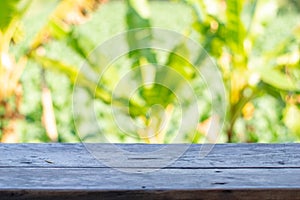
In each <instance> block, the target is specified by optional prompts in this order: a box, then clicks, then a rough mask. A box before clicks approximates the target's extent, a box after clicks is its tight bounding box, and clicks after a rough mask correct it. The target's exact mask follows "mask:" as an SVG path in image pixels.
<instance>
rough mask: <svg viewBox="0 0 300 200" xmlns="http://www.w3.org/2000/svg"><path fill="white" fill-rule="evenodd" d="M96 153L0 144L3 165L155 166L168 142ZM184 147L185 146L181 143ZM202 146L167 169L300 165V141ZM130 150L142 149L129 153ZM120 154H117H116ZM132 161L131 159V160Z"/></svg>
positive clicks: (103, 149)
mask: <svg viewBox="0 0 300 200" xmlns="http://www.w3.org/2000/svg"><path fill="white" fill-rule="evenodd" d="M98 146H99V148H97V152H98V153H99V154H101V155H103V156H102V159H101V160H100V162H99V161H97V159H95V158H94V157H93V156H92V155H91V154H89V152H88V151H87V150H86V149H85V147H84V145H82V144H18V145H13V144H1V145H0V167H106V163H108V162H109V161H111V160H112V159H114V160H117V161H118V162H117V164H116V165H118V166H117V167H124V168H130V167H137V168H138V167H144V166H145V165H146V166H147V167H149V168H151V167H152V168H156V167H158V166H160V165H159V163H160V162H161V159H165V158H168V156H169V153H170V152H168V151H166V152H164V153H163V156H158V155H156V156H155V153H154V156H151V159H149V156H147V155H146V154H143V151H144V152H151V151H155V150H157V149H160V148H162V147H163V146H165V145H141V144H119V145H118V146H119V147H120V148H122V149H124V150H125V151H124V152H125V154H126V152H127V157H124V159H122V158H120V157H114V155H115V154H114V152H111V151H110V150H109V148H108V146H109V145H107V144H100V145H98ZM178 146H182V145H178ZM200 148H201V146H200V145H190V148H189V149H188V150H187V151H186V152H185V153H184V154H183V155H182V156H181V157H179V158H178V159H177V160H176V161H175V162H173V163H170V164H169V165H168V166H167V167H168V168H260V167H264V168H287V167H289V168H293V167H294V168H298V167H299V168H300V145H299V144H218V145H215V147H214V148H213V149H212V151H211V152H210V153H209V154H208V155H207V156H206V157H205V158H204V159H203V158H201V157H200V156H199V149H200ZM130 152H140V153H137V154H138V156H137V155H134V156H132V155H130ZM116 156H117V155H116ZM129 161H130V162H129Z"/></svg>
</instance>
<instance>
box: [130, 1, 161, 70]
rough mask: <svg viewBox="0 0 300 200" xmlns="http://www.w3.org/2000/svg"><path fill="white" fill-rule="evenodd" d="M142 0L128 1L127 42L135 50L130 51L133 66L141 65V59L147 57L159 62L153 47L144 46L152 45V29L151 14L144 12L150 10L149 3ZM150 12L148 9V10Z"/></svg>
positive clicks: (153, 61)
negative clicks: (146, 47)
mask: <svg viewBox="0 0 300 200" xmlns="http://www.w3.org/2000/svg"><path fill="white" fill-rule="evenodd" d="M140 1H141V0H128V1H127V14H126V22H127V27H128V29H129V32H128V33H127V42H128V45H129V48H130V49H131V50H133V51H131V52H130V53H129V57H130V58H132V59H133V63H134V64H133V67H135V66H140V65H141V64H145V63H141V59H143V58H144V59H145V60H146V61H147V62H148V63H157V60H156V55H155V53H154V52H153V50H151V49H145V48H143V47H145V46H150V43H151V40H152V31H151V28H150V27H151V24H150V20H149V16H148V15H145V14H144V13H143V12H146V11H145V10H148V9H149V8H148V4H147V3H146V2H145V1H141V2H140ZM147 12H148V11H147ZM131 29H140V30H139V31H137V30H135V31H130V30H131Z"/></svg>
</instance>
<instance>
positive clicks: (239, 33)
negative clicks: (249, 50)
mask: <svg viewBox="0 0 300 200" xmlns="http://www.w3.org/2000/svg"><path fill="white" fill-rule="evenodd" d="M226 2H227V10H226V17H227V24H226V29H227V34H226V37H227V43H228V45H229V46H230V48H231V50H232V51H233V52H235V53H239V54H240V55H243V54H244V46H243V43H244V39H245V32H246V31H245V27H244V25H243V23H242V20H241V13H242V9H243V1H240V0H227V1H226Z"/></svg>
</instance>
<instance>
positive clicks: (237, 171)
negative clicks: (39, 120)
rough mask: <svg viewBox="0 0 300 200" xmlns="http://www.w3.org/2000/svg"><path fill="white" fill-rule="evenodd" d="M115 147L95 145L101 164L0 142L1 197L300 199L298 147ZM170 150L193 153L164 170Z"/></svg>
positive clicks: (64, 150)
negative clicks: (205, 150)
mask: <svg viewBox="0 0 300 200" xmlns="http://www.w3.org/2000/svg"><path fill="white" fill-rule="evenodd" d="M117 146H118V147H119V148H121V149H123V152H124V155H125V157H124V158H119V157H118V154H117V153H116V152H114V151H113V149H111V148H110V145H109V144H97V145H95V146H94V147H95V148H94V150H95V151H96V154H99V156H101V157H102V160H101V161H100V162H99V161H98V160H97V159H95V158H94V157H93V156H92V155H91V154H90V153H89V152H88V151H87V150H86V149H85V147H84V146H83V145H82V144H0V199H1V200H5V199H23V200H24V199H75V200H77V199H78V200H79V199H140V198H142V199H260V198H261V199H300V144H219V145H216V146H215V147H214V148H213V149H212V151H211V152H210V153H209V154H208V155H207V156H206V157H204V158H201V157H199V149H200V148H201V147H202V146H201V145H190V146H186V145H142V144H118V145H117ZM170 146H171V147H172V148H166V149H167V150H170V149H171V150H174V151H176V150H177V149H181V148H182V149H184V148H186V147H189V148H188V150H187V151H186V152H185V153H184V154H183V155H182V156H180V157H178V158H176V159H177V160H175V162H173V163H170V164H169V165H166V166H164V167H163V168H162V169H159V167H161V165H160V162H162V161H165V159H166V158H169V157H172V156H170V155H172V152H170V151H167V150H166V151H162V154H161V155H156V154H155V152H156V150H158V149H162V148H163V147H170ZM132 152H135V153H134V154H132ZM146 152H153V153H152V154H147V153H146ZM179 152H180V151H179ZM174 155H176V154H174ZM111 160H113V161H116V162H113V164H114V165H115V167H117V168H118V169H115V168H110V167H109V166H106V164H107V163H110V161H111ZM124 171H125V172H124ZM148 171H151V172H148ZM126 172H127V173H126ZM128 172H130V173H128ZM145 172H147V173H145Z"/></svg>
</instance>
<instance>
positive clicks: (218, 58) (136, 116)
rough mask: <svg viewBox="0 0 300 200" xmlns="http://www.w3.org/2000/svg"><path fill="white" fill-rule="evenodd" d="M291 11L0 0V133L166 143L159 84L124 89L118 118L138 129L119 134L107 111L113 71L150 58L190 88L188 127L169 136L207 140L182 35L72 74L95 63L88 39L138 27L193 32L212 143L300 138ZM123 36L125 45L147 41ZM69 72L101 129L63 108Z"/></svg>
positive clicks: (210, 4) (298, 45) (197, 0)
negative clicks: (213, 83) (215, 109)
mask: <svg viewBox="0 0 300 200" xmlns="http://www.w3.org/2000/svg"><path fill="white" fill-rule="evenodd" d="M299 22H300V4H299V2H298V1H294V0H181V1H179V0H178V1H176V0H173V1H145V0H126V1H113V0H111V1H103V0H63V1H43V2H42V1H39V0H32V1H28V0H23V1H18V0H4V1H2V2H1V6H0V61H1V62H0V83H1V87H0V138H1V141H2V142H50V141H53V142H56V141H58V142H79V141H80V140H84V141H85V140H87V141H94V142H99V141H100V142H101V141H102V140H101V138H102V137H103V135H105V137H106V138H108V140H109V141H110V142H149V143H151V142H153V143H168V142H172V140H173V138H174V134H175V133H176V130H177V129H178V124H180V120H179V121H178V119H180V117H181V116H182V113H180V111H178V109H177V107H178V106H179V105H178V104H177V103H176V98H175V97H174V94H173V93H172V92H171V91H170V90H168V88H164V87H162V86H161V85H159V84H157V85H152V86H151V87H146V86H142V87H140V88H139V91H138V95H137V97H136V98H132V99H130V104H129V115H130V116H129V117H130V118H131V119H132V120H133V121H135V123H136V124H141V127H143V128H141V130H137V131H136V132H133V133H132V135H128V134H127V133H125V132H123V131H122V130H120V129H118V127H117V126H116V125H115V124H114V123H115V122H114V119H113V118H112V116H111V110H110V109H111V105H110V104H111V103H112V90H113V88H114V87H115V84H116V83H117V82H118V81H119V79H120V77H122V76H123V75H124V74H126V72H127V71H128V70H130V69H132V68H135V67H138V66H140V65H144V64H145V63H146V64H147V63H155V64H159V65H166V66H170V67H171V68H172V69H174V70H175V71H177V72H178V73H180V74H181V75H182V76H183V77H185V79H187V80H188V82H189V83H190V84H191V86H192V87H193V89H194V92H195V93H196V94H197V96H198V97H199V102H198V106H199V110H200V116H199V119H197V120H198V126H197V127H195V130H189V131H187V132H185V133H184V134H183V135H182V136H181V137H180V142H193V143H201V142H204V141H208V142H215V141H214V139H212V138H209V137H206V133H207V129H208V127H209V125H210V122H211V120H212V117H213V116H212V115H211V102H210V94H209V91H208V88H207V86H206V84H205V82H204V81H203V80H202V79H201V78H199V77H198V76H196V75H195V74H194V69H193V66H192V65H191V64H190V63H188V62H187V61H186V60H185V59H183V58H181V57H179V56H177V55H176V52H184V54H185V55H186V56H187V57H188V56H189V53H190V52H188V51H187V50H186V47H185V44H184V41H178V44H177V45H176V47H174V51H173V53H166V52H165V53H161V52H156V51H152V50H137V51H133V52H131V53H130V54H128V55H126V56H124V57H122V58H120V59H119V60H117V61H116V62H115V63H113V66H112V67H111V68H110V69H109V70H108V71H107V72H106V74H105V75H104V77H103V81H102V82H100V83H97V82H93V81H91V80H90V79H89V77H88V76H86V75H85V74H82V73H81V71H80V67H81V66H82V65H83V63H87V64H88V65H89V66H90V67H91V68H92V69H93V70H94V73H95V74H97V73H99V71H101V67H103V66H101V65H100V64H99V63H101V60H100V61H99V62H96V63H95V61H94V60H93V59H89V56H88V55H89V53H90V52H91V51H92V50H93V49H94V48H95V47H97V46H98V45H99V44H101V43H103V42H104V41H106V40H108V39H110V38H111V37H113V36H115V35H117V34H119V33H121V32H124V31H126V30H132V29H136V28H148V27H160V28H165V29H168V30H172V31H176V32H179V33H181V34H183V35H185V36H186V37H189V38H192V39H193V40H195V41H197V42H199V43H200V44H201V45H202V46H203V47H204V49H205V50H206V51H207V53H208V54H209V55H210V56H211V58H212V59H213V61H214V62H215V63H216V65H217V66H218V68H219V70H220V71H221V74H222V78H223V82H224V84H225V88H226V95H227V96H226V97H227V99H228V101H227V114H226V118H225V123H224V126H223V132H222V133H221V134H220V137H218V142H295V141H300V24H299ZM147 30H149V31H150V32H149V33H148V34H149V35H151V29H147ZM127 36H128V37H127V38H128V45H129V46H132V45H138V43H139V42H147V41H141V40H140V39H139V38H138V37H137V36H136V35H131V34H130V33H128V35H127ZM201 53H202V52H199V56H200V55H201ZM75 82H76V84H78V85H79V86H80V87H82V89H83V90H84V91H85V92H86V96H85V97H86V99H85V100H83V102H84V103H85V104H87V106H91V105H92V106H93V107H94V109H95V114H96V116H97V120H98V123H99V124H100V127H101V132H100V133H99V131H98V129H97V128H96V127H97V126H98V124H93V123H89V122H91V121H90V116H84V113H83V114H82V115H81V116H76V119H74V116H73V111H72V98H73V96H72V92H73V86H74V84H75ZM118 103H120V104H121V103H122V101H121V100H120V101H119V102H118ZM155 105H161V108H163V109H161V108H157V109H156V107H155ZM123 106H125V107H126V105H123ZM127 106H128V105H127ZM150 108H152V109H150ZM149 109H150V110H151V115H152V116H151V117H150V118H149V116H148V115H149ZM125 114H126V113H125ZM74 120H75V121H76V122H77V123H78V126H76V128H77V129H76V128H75V124H74ZM78 132H84V135H86V138H90V140H88V139H86V138H84V137H82V134H79V135H80V136H81V137H79V136H78ZM93 135H94V136H93ZM99 135H100V137H98V136H99ZM149 135H154V137H152V138H150V137H148V136H149ZM93 138H94V139H93ZM103 141H104V140H103Z"/></svg>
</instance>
